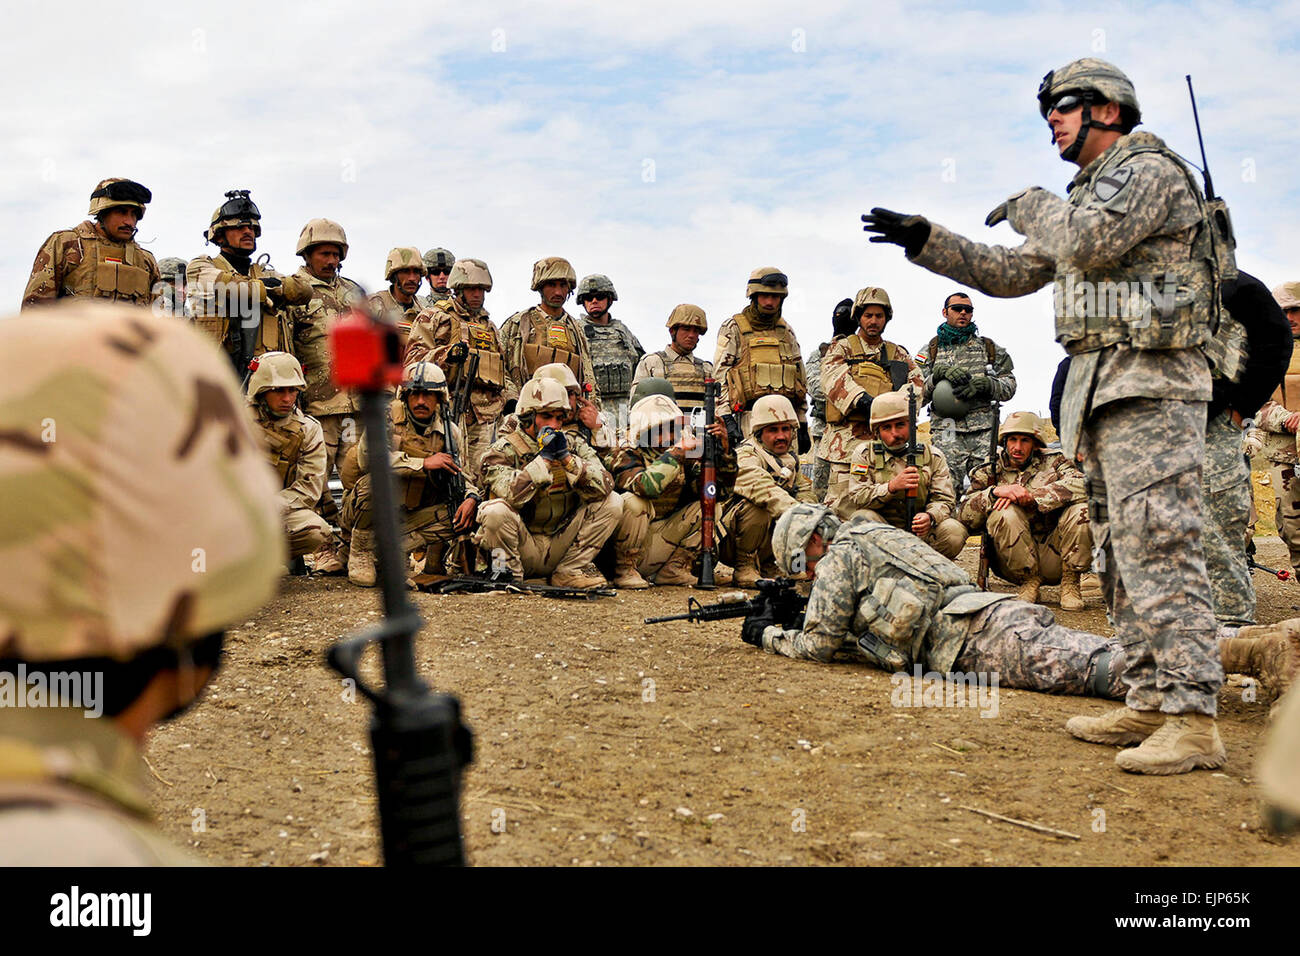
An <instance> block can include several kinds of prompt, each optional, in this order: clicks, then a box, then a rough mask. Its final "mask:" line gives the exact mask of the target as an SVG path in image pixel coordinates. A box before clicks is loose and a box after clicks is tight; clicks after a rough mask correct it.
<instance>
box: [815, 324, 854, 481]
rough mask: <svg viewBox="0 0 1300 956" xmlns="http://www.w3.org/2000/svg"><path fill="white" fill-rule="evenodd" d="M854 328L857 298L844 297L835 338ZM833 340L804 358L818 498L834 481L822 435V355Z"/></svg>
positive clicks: (832, 331) (824, 397)
mask: <svg viewBox="0 0 1300 956" xmlns="http://www.w3.org/2000/svg"><path fill="white" fill-rule="evenodd" d="M854 328H855V326H854V323H853V300H852V299H841V300H840V301H839V302H838V303H837V304H836V306H835V308H834V310H833V311H832V312H831V342H834V341H835V340H836V339H837V338H839V337H840V336H842V335H852V334H853V332H854ZM831 342H823V343H822V344H821V345H819V346H817V348H816V349H814V350H813V351H812V352H811V353H810V354H809V357H808V360H807V361H806V362H804V370H805V371H806V372H807V374H808V404H809V411H808V417H809V418H811V419H812V421H811V422H810V423H809V426H808V431H809V437H810V438H811V439H812V443H813V448H814V449H816V454H815V456H814V459H813V479H812V482H813V494H814V495H816V498H817V500H818V501H825V500H826V489H827V488H828V487H829V486H830V481H831V463H830V462H829V461H827V460H826V459H825V458H823V457H822V451H821V445H822V436H823V435H825V434H826V390H825V389H824V388H822V359H823V358H824V357H825V356H826V351H827V350H828V349H829V348H830V347H831Z"/></svg>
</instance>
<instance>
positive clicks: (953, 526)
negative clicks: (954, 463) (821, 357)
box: [826, 385, 969, 558]
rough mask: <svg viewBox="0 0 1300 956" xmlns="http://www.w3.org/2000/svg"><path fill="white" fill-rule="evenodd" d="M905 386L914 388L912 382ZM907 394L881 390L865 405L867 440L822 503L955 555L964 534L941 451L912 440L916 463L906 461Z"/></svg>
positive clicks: (844, 515) (946, 555) (858, 448)
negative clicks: (835, 491) (834, 493)
mask: <svg viewBox="0 0 1300 956" xmlns="http://www.w3.org/2000/svg"><path fill="white" fill-rule="evenodd" d="M906 388H912V389H916V391H917V393H918V402H919V392H920V389H917V388H916V386H914V385H908V386H906ZM907 405H908V402H907V392H906V390H904V391H900V392H885V393H884V394H883V395H877V396H876V398H875V399H874V400H873V401H872V403H871V440H870V441H865V442H862V443H860V444H859V445H858V447H857V448H856V449H855V450H854V452H853V458H852V460H851V461H850V462H849V479H848V483H847V484H845V485H844V490H843V492H842V493H841V494H840V495H839V496H838V497H835V498H831V499H830V500H829V501H827V502H826V503H827V504H828V505H830V506H831V507H833V508H834V509H835V510H836V512H837V513H838V514H839V516H840V517H841V518H848V517H850V516H851V515H854V514H857V513H859V512H863V513H865V514H867V515H868V516H870V518H871V519H872V520H873V521H883V522H885V523H886V524H892V525H893V526H894V527H896V528H903V530H905V531H908V530H910V531H911V532H912V533H913V534H915V535H916V536H917V537H919V538H921V539H922V540H923V541H924V542H925V543H926V544H928V545H930V547H932V548H934V549H935V550H936V551H938V552H939V553H940V554H942V555H944V556H945V557H948V558H953V557H956V556H957V554H958V553H959V552H960V551H961V549H962V546H963V545H965V544H966V538H967V537H969V532H968V531H967V530H966V528H965V526H964V525H962V523H961V522H959V521H957V520H956V519H955V518H954V517H953V515H955V514H956V512H957V497H956V495H955V493H954V492H953V488H952V475H951V473H950V472H949V471H948V463H947V462H946V461H945V460H944V457H943V452H941V451H939V449H937V448H935V447H934V446H933V445H931V444H930V443H929V442H923V441H921V440H920V438H918V439H917V447H918V448H919V451H918V452H917V455H916V464H915V465H909V464H908V463H907V457H906V455H907V446H908V440H907V438H908V434H907V432H908V423H907ZM909 489H915V490H916V494H915V496H914V497H913V499H912V502H913V512H912V526H911V528H908V527H906V525H907V497H908V494H907V493H908V491H909Z"/></svg>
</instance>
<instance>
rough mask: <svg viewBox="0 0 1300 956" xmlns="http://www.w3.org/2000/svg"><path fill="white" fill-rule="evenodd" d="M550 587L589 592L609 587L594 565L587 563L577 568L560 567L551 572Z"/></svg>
mask: <svg viewBox="0 0 1300 956" xmlns="http://www.w3.org/2000/svg"><path fill="white" fill-rule="evenodd" d="M551 585H552V586H553V587H557V588H576V589H578V590H582V591H590V590H592V589H593V588H604V587H609V582H608V581H607V580H605V575H603V574H601V573H600V570H599V569H598V568H597V567H596V566H595V565H594V564H592V563H590V562H588V563H587V564H584V565H582V566H580V567H577V568H573V567H565V566H564V565H560V566H559V567H558V568H556V569H555V570H554V571H552V572H551Z"/></svg>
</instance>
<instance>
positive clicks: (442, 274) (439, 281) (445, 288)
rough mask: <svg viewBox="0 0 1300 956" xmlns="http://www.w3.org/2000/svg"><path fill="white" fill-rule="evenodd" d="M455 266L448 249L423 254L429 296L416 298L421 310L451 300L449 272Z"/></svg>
mask: <svg viewBox="0 0 1300 956" xmlns="http://www.w3.org/2000/svg"><path fill="white" fill-rule="evenodd" d="M473 261H475V262H478V261H480V260H478V259H475V260H473ZM455 265H456V257H455V256H453V255H452V254H451V250H450V249H443V248H442V247H441V246H439V247H438V248H436V249H430V250H429V251H428V252H426V253H425V254H424V270H425V274H426V275H427V276H428V277H429V294H428V295H426V296H419V297H418V298H419V299H420V305H421V308H425V309H430V308H433V306H435V305H437V304H438V303H439V302H447V301H449V300H450V299H451V297H452V293H453V292H454V289H453V288H452V285H451V270H452V268H453V267H454V266H455ZM485 268H486V267H485Z"/></svg>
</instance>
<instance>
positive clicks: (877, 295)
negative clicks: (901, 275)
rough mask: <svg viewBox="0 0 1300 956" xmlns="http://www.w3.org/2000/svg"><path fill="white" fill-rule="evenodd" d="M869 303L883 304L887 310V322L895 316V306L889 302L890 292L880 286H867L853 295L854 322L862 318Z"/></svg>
mask: <svg viewBox="0 0 1300 956" xmlns="http://www.w3.org/2000/svg"><path fill="white" fill-rule="evenodd" d="M869 305H878V306H881V307H882V308H883V309H884V310H885V321H886V322H888V321H889V320H890V319H892V318H893V317H894V307H893V306H892V305H891V304H890V302H889V293H888V292H886V291H885V290H884V289H881V288H879V287H878V286H867V288H865V289H859V290H858V294H857V295H855V296H854V297H853V321H854V322H857V321H858V320H859V319H861V318H862V313H863V312H866V311H867V306H869Z"/></svg>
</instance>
